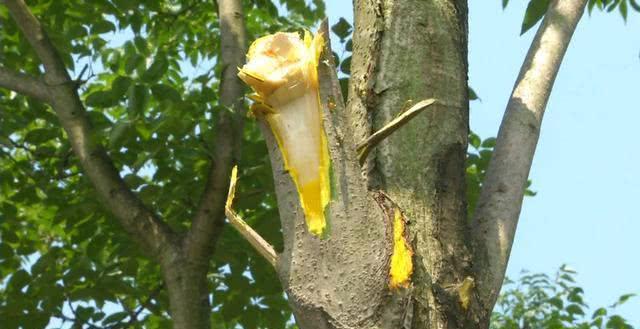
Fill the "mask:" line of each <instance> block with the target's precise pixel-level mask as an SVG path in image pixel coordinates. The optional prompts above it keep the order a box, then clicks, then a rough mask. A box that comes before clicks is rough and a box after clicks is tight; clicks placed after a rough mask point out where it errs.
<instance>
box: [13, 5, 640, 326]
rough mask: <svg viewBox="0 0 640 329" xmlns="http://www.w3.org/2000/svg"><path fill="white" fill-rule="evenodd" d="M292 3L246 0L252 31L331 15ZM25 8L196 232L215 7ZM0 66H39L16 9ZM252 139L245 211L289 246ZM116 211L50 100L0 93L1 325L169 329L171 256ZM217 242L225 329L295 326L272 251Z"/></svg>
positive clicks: (474, 154) (158, 199)
mask: <svg viewBox="0 0 640 329" xmlns="http://www.w3.org/2000/svg"><path fill="white" fill-rule="evenodd" d="M534 1H536V0H534ZM595 2H597V3H602V6H600V8H604V6H605V5H607V4H606V1H595ZM619 2H620V1H617V2H616V3H619ZM279 3H280V6H277V5H276V4H274V2H273V1H269V0H246V1H244V5H245V19H246V25H247V29H248V33H249V36H250V38H251V39H255V38H256V37H258V36H261V35H263V34H266V33H273V32H276V31H281V30H300V29H302V28H309V27H311V26H312V25H314V24H316V23H317V22H318V20H319V19H320V18H322V17H323V16H324V4H323V2H322V1H319V0H314V1H312V2H311V4H308V2H306V1H304V0H280V1H279ZM506 3H507V1H506V0H503V4H504V5H506ZM597 3H596V5H597ZM634 3H635V2H634V1H631V2H630V5H631V6H633V4H634ZM28 5H29V7H30V9H32V11H33V12H34V14H35V15H36V16H37V17H38V18H39V19H40V21H41V22H42V23H43V25H44V27H45V29H46V30H47V32H48V33H49V34H50V36H51V38H52V39H53V41H54V43H55V45H56V46H57V47H58V50H59V51H60V52H61V53H62V54H63V55H64V61H65V63H66V65H67V67H68V68H69V70H70V72H71V74H72V76H73V77H76V78H78V79H80V80H86V82H85V83H84V84H83V85H82V86H81V96H82V99H83V101H84V102H85V105H86V106H87V108H88V114H89V117H90V119H91V122H92V124H93V126H94V128H95V130H96V131H97V134H96V138H97V139H98V141H97V142H99V143H101V144H103V145H104V147H105V148H106V149H107V150H108V153H109V155H110V156H111V157H112V158H113V160H114V162H115V165H116V166H117V168H118V169H119V170H120V172H121V174H122V175H123V177H124V179H125V181H126V183H127V184H128V185H129V186H130V187H131V188H132V189H133V190H134V191H135V192H136V193H137V195H138V196H139V197H140V198H141V199H142V200H143V201H144V202H146V203H147V204H148V205H149V206H150V207H152V208H153V210H154V211H155V212H157V213H158V214H160V215H161V216H162V218H163V219H165V220H166V221H167V222H168V223H169V224H170V225H171V226H172V227H173V228H174V229H176V230H177V231H184V230H185V229H186V228H188V226H189V224H190V223H189V221H188V219H189V218H191V217H192V216H193V212H194V210H195V209H194V208H195V206H196V203H197V201H198V199H199V197H200V194H201V192H202V190H203V188H204V179H205V172H206V169H207V166H208V163H209V161H210V159H212V158H213V157H215V154H213V143H214V142H215V139H216V129H215V127H216V122H215V118H216V115H215V114H216V113H217V112H218V111H227V110H228V109H226V108H223V107H222V106H220V105H219V104H218V95H217V92H216V90H217V88H218V86H219V83H220V81H219V76H220V73H221V71H222V68H221V66H220V65H219V63H218V57H217V56H218V53H219V50H220V49H219V48H220V45H219V41H218V40H219V38H218V35H219V25H218V24H219V22H218V17H217V15H216V2H215V1H203V0H182V1H178V0H161V1H158V0H91V1H89V0H69V1H51V0H30V1H28ZM609 6H611V4H609ZM617 6H621V5H617ZM634 8H635V7H634ZM636 10H637V9H636ZM538 19H539V18H538ZM534 24H535V23H534ZM352 30H353V28H352V26H351V24H350V23H349V22H347V21H346V20H340V21H339V22H337V23H336V24H335V25H334V26H333V27H332V31H333V32H334V33H335V34H336V35H337V36H338V38H339V40H340V46H339V47H335V48H336V49H338V48H342V50H341V52H340V55H339V56H338V55H337V54H336V58H337V63H338V67H339V69H340V77H341V80H340V83H341V85H342V87H343V93H344V95H345V96H346V95H347V88H346V86H347V84H348V76H349V74H350V61H351V55H350V53H351V50H352V40H351V33H352ZM0 63H2V65H3V66H6V67H9V68H13V69H19V70H21V71H23V72H25V73H29V74H33V75H38V74H41V73H42V72H41V70H42V67H41V65H40V63H39V61H38V60H37V59H36V56H35V54H34V52H33V50H32V49H31V48H30V47H29V45H28V44H27V43H26V41H25V40H24V38H23V36H22V35H21V33H20V32H19V31H18V29H17V27H16V25H15V24H14V22H13V21H12V20H11V19H10V18H9V16H8V12H7V10H6V8H5V7H4V6H0ZM470 95H471V96H473V95H475V93H473V92H472V91H470ZM476 97H477V96H476ZM493 142H494V139H491V138H489V139H486V140H484V141H482V140H480V138H479V137H478V136H475V135H474V134H472V135H471V137H470V144H471V151H470V153H469V161H468V166H467V178H468V181H469V184H468V186H469V190H470V192H469V195H470V200H475V199H477V192H478V191H479V187H480V184H481V181H482V179H483V177H484V171H485V170H486V166H487V164H488V159H489V157H490V155H491V150H492V148H493ZM242 148H243V149H242V158H241V163H240V164H239V168H241V170H242V172H241V173H240V175H241V177H242V179H241V180H240V186H239V187H238V192H237V194H238V201H237V202H236V205H235V207H236V209H237V210H238V211H239V212H240V213H241V215H242V217H243V218H244V219H245V220H246V221H247V222H248V223H249V224H250V225H251V226H252V227H254V229H256V231H258V232H259V233H260V234H261V235H262V236H263V237H265V239H267V240H268V241H269V242H270V243H271V244H273V245H274V246H275V247H276V249H281V248H282V245H283V242H282V237H281V233H280V227H279V221H278V220H277V218H278V216H277V206H276V202H275V197H274V195H273V192H272V191H273V190H274V188H273V181H272V176H271V168H270V164H269V160H268V156H267V150H266V147H265V145H264V141H263V140H262V137H261V134H260V132H259V129H258V127H257V126H256V124H255V122H253V121H250V120H249V121H247V123H246V125H245V131H244V139H243V143H242ZM473 202H474V203H475V201H473ZM470 209H473V207H472V204H471V202H470ZM111 217H112V216H111V214H109V212H108V211H107V210H106V209H104V208H103V207H102V206H101V203H100V202H99V200H98V199H97V197H96V195H95V194H94V192H93V188H92V186H91V185H90V183H89V182H88V180H87V179H86V177H85V176H84V175H83V173H82V172H81V170H80V168H79V163H78V158H77V157H76V156H75V155H74V154H73V153H72V152H71V148H70V145H69V142H68V141H67V139H66V136H65V134H64V132H63V131H62V129H61V128H60V126H59V124H58V121H57V118H56V117H55V115H54V113H53V112H52V111H51V109H50V108H48V107H47V106H45V105H43V104H42V103H39V102H37V101H33V100H31V99H28V98H26V97H23V96H21V95H17V94H15V93H12V92H9V91H7V90H4V89H0V319H2V323H1V326H2V328H17V327H22V328H43V327H45V326H47V324H50V325H51V326H53V325H57V326H63V327H70V326H73V327H78V328H80V327H90V328H96V327H101V328H112V329H113V328H143V327H144V328H169V327H170V326H171V322H170V319H169V317H168V313H167V310H168V297H167V292H166V289H165V288H164V286H163V284H162V278H161V275H160V272H159V268H158V266H157V265H156V264H154V263H153V262H151V261H149V260H148V259H147V258H146V257H145V255H143V254H141V252H140V251H139V250H138V249H137V247H136V245H135V244H134V243H133V242H131V241H130V239H129V238H128V237H127V236H126V235H125V233H124V232H123V230H122V228H121V227H120V226H118V225H117V224H116V221H115V220H114V219H113V218H111ZM218 245H219V248H218V252H216V254H215V256H214V259H213V260H212V266H211V268H212V271H211V273H210V275H209V285H210V291H211V300H212V315H211V320H212V324H213V325H214V328H235V327H238V326H241V327H243V328H285V327H287V326H290V323H291V322H290V320H291V312H290V310H289V308H288V305H287V302H286V300H285V298H284V296H283V293H282V288H281V287H280V286H279V285H278V279H277V278H276V277H275V273H274V272H273V271H272V270H271V269H270V268H269V266H268V265H267V264H266V263H265V262H264V261H263V260H262V258H260V257H259V256H258V255H256V254H255V252H254V251H253V249H252V248H251V247H250V246H249V245H248V244H247V243H246V241H244V240H243V239H242V238H240V236H239V235H238V234H236V232H235V231H233V230H230V229H227V230H225V231H224V233H223V235H222V237H221V238H220V240H219V242H218ZM231 246H232V247H231ZM244 314H251V316H243V315H244ZM610 318H612V317H609V318H607V319H610ZM603 321H604V320H603ZM607 321H609V320H607ZM613 321H617V320H613ZM616 328H618V327H616Z"/></svg>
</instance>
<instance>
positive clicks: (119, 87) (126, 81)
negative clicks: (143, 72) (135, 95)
mask: <svg viewBox="0 0 640 329" xmlns="http://www.w3.org/2000/svg"><path fill="white" fill-rule="evenodd" d="M130 86H131V78H129V77H124V76H118V77H117V78H116V79H115V80H113V83H112V84H111V97H113V98H115V99H118V100H119V99H122V97H124V95H125V94H126V93H127V90H129V87H130Z"/></svg>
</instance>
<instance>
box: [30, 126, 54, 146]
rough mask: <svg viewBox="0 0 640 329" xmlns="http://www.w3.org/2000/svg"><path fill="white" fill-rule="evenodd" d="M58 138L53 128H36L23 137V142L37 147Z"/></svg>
mask: <svg viewBox="0 0 640 329" xmlns="http://www.w3.org/2000/svg"><path fill="white" fill-rule="evenodd" d="M56 137H58V132H57V130H56V129H53V128H38V129H34V130H31V131H29V132H28V133H27V135H26V136H25V137H24V141H25V142H27V143H29V144H33V145H39V144H43V143H46V142H48V141H50V140H52V139H54V138H56Z"/></svg>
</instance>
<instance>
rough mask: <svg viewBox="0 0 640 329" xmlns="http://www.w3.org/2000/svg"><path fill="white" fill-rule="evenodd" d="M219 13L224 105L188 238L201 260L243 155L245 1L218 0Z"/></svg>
mask: <svg viewBox="0 0 640 329" xmlns="http://www.w3.org/2000/svg"><path fill="white" fill-rule="evenodd" d="M218 16H219V17H220V37H221V40H220V48H221V54H220V61H221V63H222V67H223V72H222V79H221V80H222V82H221V84H220V90H219V92H220V105H221V107H223V108H224V109H223V110H220V111H219V112H218V119H217V120H216V121H217V122H218V124H217V126H216V138H215V139H216V144H215V150H214V159H213V161H212V163H211V167H210V170H209V174H208V177H207V180H206V183H205V184H206V185H205V190H204V193H203V195H202V197H201V199H200V203H199V205H198V210H197V212H196V215H195V217H194V219H193V223H192V225H191V229H190V230H189V234H188V236H187V240H186V250H187V255H189V256H190V257H191V258H192V259H193V260H199V261H202V262H208V259H209V257H210V255H211V254H212V253H213V249H214V247H215V243H216V241H217V240H218V237H219V236H220V234H221V232H222V227H223V225H224V202H225V196H226V194H227V180H228V179H229V175H230V174H231V167H232V165H233V163H234V162H237V161H238V159H239V157H240V156H239V154H240V153H239V152H240V144H241V143H242V129H243V118H244V101H243V100H244V93H245V88H244V85H243V84H242V82H241V81H240V79H239V78H238V77H237V73H238V69H237V68H238V67H241V66H242V65H243V63H244V58H245V53H246V40H247V37H246V32H245V27H244V15H243V12H242V1H240V0H219V1H218Z"/></svg>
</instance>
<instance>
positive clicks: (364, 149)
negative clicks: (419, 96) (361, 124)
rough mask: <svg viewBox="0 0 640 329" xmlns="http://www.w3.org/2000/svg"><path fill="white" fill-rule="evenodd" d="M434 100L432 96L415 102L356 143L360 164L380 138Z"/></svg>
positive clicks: (385, 136) (400, 125) (387, 134)
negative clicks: (362, 140)
mask: <svg viewBox="0 0 640 329" xmlns="http://www.w3.org/2000/svg"><path fill="white" fill-rule="evenodd" d="M435 102H436V100H435V99H433V98H429V99H425V100H422V101H419V102H417V103H416V104H414V105H413V106H411V107H410V108H409V109H408V110H406V111H404V112H402V113H400V115H398V116H397V117H396V118H395V119H393V120H391V122H389V123H387V124H386V125H385V126H384V127H382V128H380V130H378V131H376V132H375V133H374V134H373V135H371V136H369V138H367V140H365V141H364V142H362V143H360V144H358V146H357V148H356V150H357V151H358V160H359V161H360V165H363V164H364V162H365V161H366V160H367V156H368V155H369V152H371V150H372V149H373V148H374V147H376V146H377V145H378V144H379V143H380V142H381V141H382V140H384V139H385V138H387V137H389V135H391V134H393V132H395V131H396V130H398V129H399V128H400V127H402V126H404V125H405V124H406V123H407V122H409V121H411V119H413V118H414V117H415V116H416V115H418V114H419V113H420V112H422V111H423V110H425V109H426V108H427V107H429V105H432V104H433V103H435Z"/></svg>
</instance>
